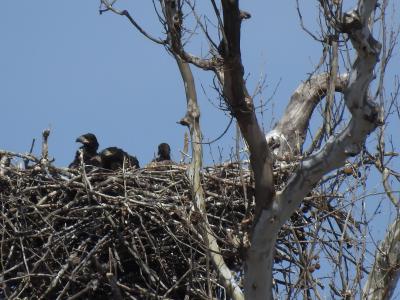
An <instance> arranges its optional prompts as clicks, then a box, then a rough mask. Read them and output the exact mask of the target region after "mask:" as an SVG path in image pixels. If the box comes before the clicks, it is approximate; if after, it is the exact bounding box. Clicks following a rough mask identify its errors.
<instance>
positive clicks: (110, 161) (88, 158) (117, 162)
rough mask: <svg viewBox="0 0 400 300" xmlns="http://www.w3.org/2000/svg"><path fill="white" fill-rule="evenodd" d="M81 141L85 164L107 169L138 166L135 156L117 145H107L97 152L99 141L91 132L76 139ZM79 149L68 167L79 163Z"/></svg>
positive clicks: (74, 166)
mask: <svg viewBox="0 0 400 300" xmlns="http://www.w3.org/2000/svg"><path fill="white" fill-rule="evenodd" d="M76 142H78V143H81V144H82V146H81V147H80V151H82V157H83V162H84V164H85V165H91V166H96V167H102V168H104V169H108V170H118V169H120V168H122V167H123V166H126V167H136V168H139V167H140V166H139V161H138V160H137V158H136V157H135V156H132V155H129V154H128V153H126V152H125V151H124V150H122V149H120V148H117V147H109V148H106V149H104V150H102V151H101V152H100V153H97V150H98V148H99V143H98V141H97V138H96V136H95V135H94V134H93V133H86V134H83V135H81V136H80V137H78V138H77V139H76ZM80 151H79V150H78V151H77V152H76V154H75V159H74V161H73V162H72V163H71V164H70V165H69V167H70V168H78V167H79V165H80ZM124 164H125V165H124Z"/></svg>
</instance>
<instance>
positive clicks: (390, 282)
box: [362, 218, 400, 300]
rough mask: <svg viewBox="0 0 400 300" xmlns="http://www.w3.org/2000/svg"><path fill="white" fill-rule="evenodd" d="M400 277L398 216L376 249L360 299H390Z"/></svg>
mask: <svg viewBox="0 0 400 300" xmlns="http://www.w3.org/2000/svg"><path fill="white" fill-rule="evenodd" d="M399 278H400V218H397V219H396V221H395V222H393V224H392V225H391V226H390V228H389V231H388V232H387V234H386V236H385V239H384V240H383V241H382V243H381V244H380V246H379V249H378V250H377V251H376V256H375V262H374V265H373V267H372V269H371V271H370V273H369V276H368V280H367V282H366V284H365V286H364V289H363V297H362V299H365V300H366V299H371V300H372V299H390V298H391V297H392V295H393V292H394V290H395V289H396V286H397V282H398V281H399Z"/></svg>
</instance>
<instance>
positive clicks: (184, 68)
mask: <svg viewBox="0 0 400 300" xmlns="http://www.w3.org/2000/svg"><path fill="white" fill-rule="evenodd" d="M164 11H165V17H166V20H167V26H168V35H169V36H168V40H169V41H170V47H171V49H172V53H173V55H174V58H175V60H176V62H177V64H178V67H179V71H180V73H181V76H182V80H183V82H184V86H185V92H186V100H187V112H186V115H185V117H184V118H183V119H182V120H181V121H180V123H181V124H182V125H186V126H188V127H189V130H190V136H191V146H192V161H191V163H190V167H189V169H188V175H189V180H190V181H191V188H192V198H193V199H194V208H195V211H197V212H199V213H200V214H201V216H202V219H203V222H201V224H200V229H201V230H200V231H201V235H202V237H203V239H204V241H205V242H206V244H207V245H208V250H209V255H210V257H211V260H212V262H213V264H214V266H215V268H216V269H217V270H218V272H219V277H220V282H221V284H222V285H223V286H224V288H225V289H226V291H227V293H228V294H229V295H230V297H232V299H234V300H243V299H244V297H243V293H242V291H241V289H240V287H239V286H238V284H237V283H236V280H235V278H234V277H233V275H232V272H231V270H230V269H229V268H228V266H227V265H226V264H225V261H224V258H223V257H222V255H221V250H220V248H219V246H218V243H217V240H216V238H215V234H214V233H213V232H212V230H211V228H210V225H209V222H208V219H207V212H206V208H205V197H204V191H203V187H202V185H201V176H200V175H201V169H202V161H203V153H202V151H203V150H202V133H201V129H200V108H199V106H198V103H197V92H196V86H195V81H194V78H193V73H192V71H191V69H190V66H189V63H188V62H187V61H186V60H185V58H182V57H181V55H182V54H183V53H185V52H184V51H183V46H182V43H181V24H180V21H179V18H180V16H181V12H180V11H179V6H178V3H177V2H176V1H175V0H164Z"/></svg>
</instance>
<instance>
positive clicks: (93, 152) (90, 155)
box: [69, 133, 100, 168]
mask: <svg viewBox="0 0 400 300" xmlns="http://www.w3.org/2000/svg"><path fill="white" fill-rule="evenodd" d="M75 142H77V143H81V144H82V146H81V147H80V148H79V149H80V150H81V151H82V154H83V162H84V163H85V164H86V165H92V166H100V164H99V160H98V159H96V158H97V149H98V148H99V143H98V142H97V138H96V136H95V135H94V134H93V133H86V134H83V135H81V136H80V137H78V138H77V139H76V140H75ZM79 165H80V153H79V150H78V151H76V153H75V159H74V160H73V162H72V163H70V164H69V168H78V167H79Z"/></svg>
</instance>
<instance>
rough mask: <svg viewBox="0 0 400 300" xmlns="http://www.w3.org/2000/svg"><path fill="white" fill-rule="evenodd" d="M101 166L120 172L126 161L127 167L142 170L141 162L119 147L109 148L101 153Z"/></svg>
mask: <svg viewBox="0 0 400 300" xmlns="http://www.w3.org/2000/svg"><path fill="white" fill-rule="evenodd" d="M100 161H101V166H102V167H103V168H104V169H108V170H118V169H120V168H122V166H123V165H124V161H125V166H126V167H135V168H137V169H138V168H140V166H139V161H138V160H137V158H136V157H135V156H132V155H129V154H128V153H126V152H125V151H124V150H122V149H120V148H117V147H109V148H106V149H104V150H103V151H101V152H100Z"/></svg>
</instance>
